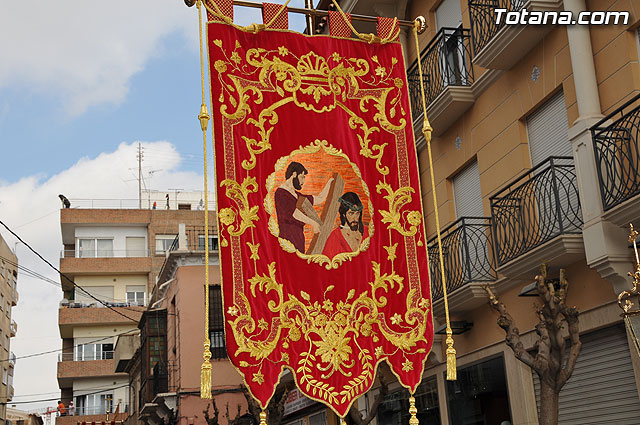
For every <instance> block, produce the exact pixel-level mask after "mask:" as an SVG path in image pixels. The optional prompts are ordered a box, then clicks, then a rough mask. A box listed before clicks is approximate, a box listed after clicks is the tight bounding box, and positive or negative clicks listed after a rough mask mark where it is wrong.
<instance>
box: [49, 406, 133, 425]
mask: <svg viewBox="0 0 640 425" xmlns="http://www.w3.org/2000/svg"><path fill="white" fill-rule="evenodd" d="M128 409H129V406H128V405H124V406H123V405H122V404H120V411H119V412H118V415H117V417H116V416H115V415H114V413H113V412H110V413H109V414H108V416H109V421H108V422H105V419H106V418H107V409H106V407H105V406H99V407H93V406H89V407H82V406H79V407H76V408H75V411H74V412H73V415H69V414H67V415H66V416H58V417H57V418H56V425H78V424H79V423H80V424H86V425H92V424H94V425H97V424H112V423H114V424H120V423H123V422H124V421H125V420H126V419H127V418H128V417H129V413H128Z"/></svg>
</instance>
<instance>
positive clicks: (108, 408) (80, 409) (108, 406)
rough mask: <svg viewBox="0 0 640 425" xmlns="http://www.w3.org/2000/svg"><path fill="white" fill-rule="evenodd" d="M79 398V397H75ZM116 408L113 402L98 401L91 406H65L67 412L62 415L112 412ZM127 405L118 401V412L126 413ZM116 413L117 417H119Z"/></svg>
mask: <svg viewBox="0 0 640 425" xmlns="http://www.w3.org/2000/svg"><path fill="white" fill-rule="evenodd" d="M77 398H80V397H77ZM116 409H117V405H115V404H114V403H99V404H98V405H91V406H77V407H73V408H68V407H67V412H66V414H65V415H62V416H87V415H106V414H107V413H109V414H112V413H114V412H115V410H116ZM128 412H129V405H128V404H123V403H120V409H119V410H118V414H119V415H120V414H122V413H128ZM119 415H118V418H121V417H120V416H119Z"/></svg>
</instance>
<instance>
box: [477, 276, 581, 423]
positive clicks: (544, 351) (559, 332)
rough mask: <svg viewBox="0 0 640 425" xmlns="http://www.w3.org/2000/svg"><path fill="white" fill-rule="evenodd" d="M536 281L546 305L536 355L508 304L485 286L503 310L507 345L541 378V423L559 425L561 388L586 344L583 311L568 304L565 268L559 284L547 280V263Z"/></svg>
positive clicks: (495, 305) (538, 310)
mask: <svg viewBox="0 0 640 425" xmlns="http://www.w3.org/2000/svg"><path fill="white" fill-rule="evenodd" d="M536 282H537V285H536V289H537V291H538V296H539V297H540V299H541V300H542V302H543V304H542V305H541V306H537V305H536V313H537V314H538V318H539V319H540V322H539V323H538V324H537V325H536V333H537V334H538V340H537V341H536V342H535V345H534V349H536V350H537V353H536V354H535V357H534V356H533V355H531V354H529V352H528V351H527V350H526V349H525V348H524V346H523V345H522V342H521V341H520V331H519V330H518V328H517V327H516V324H515V322H514V320H513V317H511V315H510V314H509V312H507V308H506V307H505V305H504V304H503V303H502V302H500V301H498V299H497V298H496V296H495V295H494V294H493V292H492V291H491V288H489V287H488V286H486V287H485V289H486V291H487V293H488V294H489V301H490V304H491V307H493V308H494V309H495V310H496V311H497V312H498V313H500V317H498V326H500V327H501V328H502V329H504V331H505V333H506V337H505V340H506V342H507V345H508V346H509V347H511V349H512V350H513V353H514V354H515V356H516V358H517V359H518V360H520V361H521V362H523V363H524V364H526V365H527V366H529V367H530V368H531V369H533V370H534V371H535V372H536V373H537V374H538V376H539V377H540V417H539V419H540V425H557V424H558V400H559V398H560V390H562V387H563V386H564V384H566V383H567V381H568V380H569V378H570V377H571V374H572V373H573V369H574V368H575V365H576V361H577V360H578V355H579V354H580V348H581V347H582V343H581V342H580V330H579V326H578V315H579V312H578V310H577V309H576V308H575V307H567V305H566V303H565V302H566V297H567V289H568V287H569V282H568V281H567V279H566V274H565V270H564V269H561V270H560V280H559V283H558V284H557V287H556V285H555V284H554V282H553V281H551V280H549V279H547V266H546V264H543V265H542V266H540V274H539V275H537V276H536ZM565 323H566V324H567V328H568V331H569V338H568V340H567V339H566V337H565V335H566V334H565V333H564V332H563V328H564V324H565ZM567 342H568V347H567ZM567 349H568V350H569V353H568V356H567V355H566V353H567ZM565 357H566V359H565Z"/></svg>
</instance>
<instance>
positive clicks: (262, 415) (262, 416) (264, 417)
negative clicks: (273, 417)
mask: <svg viewBox="0 0 640 425" xmlns="http://www.w3.org/2000/svg"><path fill="white" fill-rule="evenodd" d="M260 425H267V412H265V411H264V409H262V412H260Z"/></svg>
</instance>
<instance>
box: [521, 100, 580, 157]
mask: <svg viewBox="0 0 640 425" xmlns="http://www.w3.org/2000/svg"><path fill="white" fill-rule="evenodd" d="M527 134H528V136H529V150H530V152H531V166H532V167H535V166H536V165H538V164H540V163H541V162H544V161H545V160H546V159H547V158H549V157H550V156H573V153H572V150H571V143H570V142H569V120H568V118H567V108H566V106H565V103H564V93H563V92H562V91H560V93H558V94H556V95H554V96H553V97H552V98H551V99H549V100H547V101H546V102H545V103H544V104H543V105H542V106H540V107H539V108H538V109H537V110H536V111H535V112H533V113H532V114H531V115H529V116H528V117H527Z"/></svg>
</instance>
